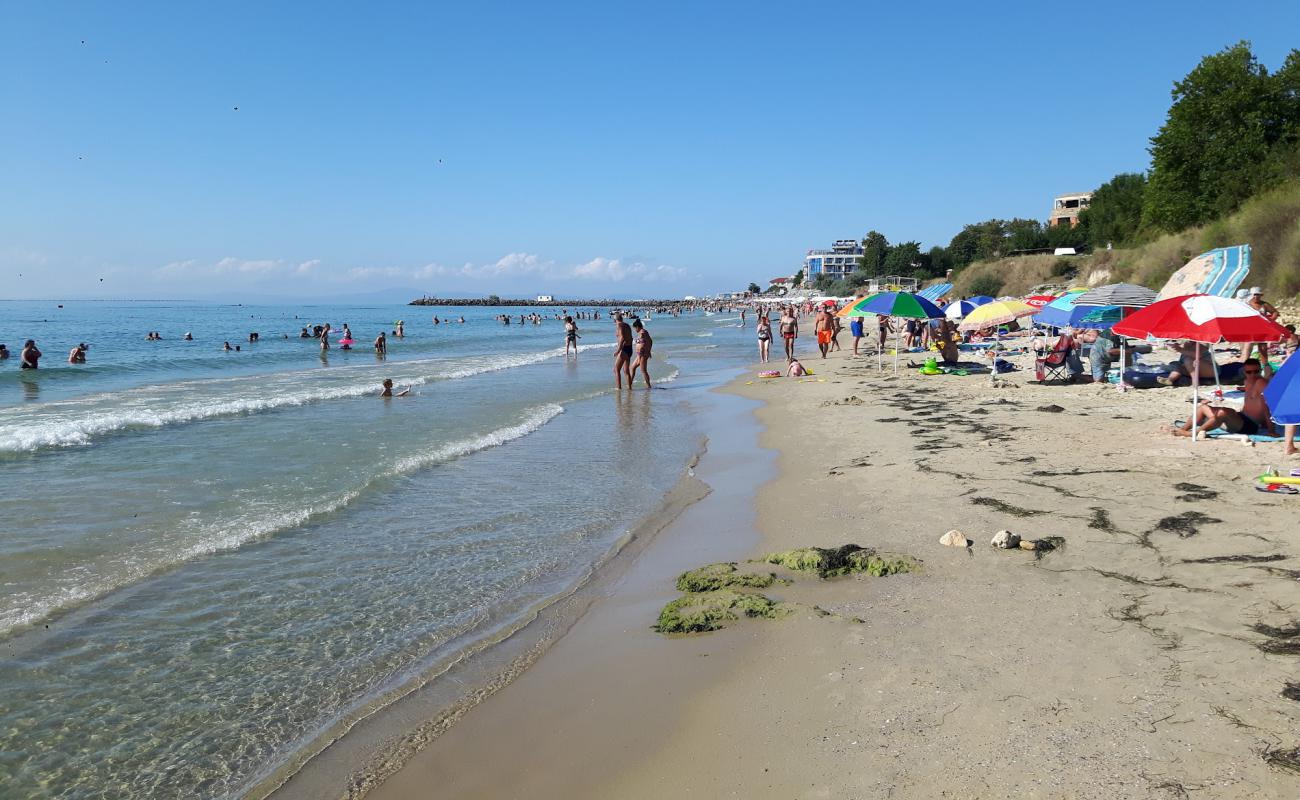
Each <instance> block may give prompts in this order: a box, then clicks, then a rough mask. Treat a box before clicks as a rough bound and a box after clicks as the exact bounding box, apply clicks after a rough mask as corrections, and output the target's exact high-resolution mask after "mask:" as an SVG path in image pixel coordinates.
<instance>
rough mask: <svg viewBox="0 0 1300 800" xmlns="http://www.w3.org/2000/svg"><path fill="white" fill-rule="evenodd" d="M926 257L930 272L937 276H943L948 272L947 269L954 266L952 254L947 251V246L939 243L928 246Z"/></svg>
mask: <svg viewBox="0 0 1300 800" xmlns="http://www.w3.org/2000/svg"><path fill="white" fill-rule="evenodd" d="M926 259H927V260H928V261H929V266H930V273H931V274H932V275H934V276H935V277H938V278H941V277H943V276H944V275H946V274H947V273H948V270H950V269H952V268H953V267H954V266H956V265H955V264H954V263H953V260H952V255H951V254H950V253H949V252H948V248H946V247H940V246H939V245H935V246H934V247H931V248H930V252H929V253H927V254H926Z"/></svg>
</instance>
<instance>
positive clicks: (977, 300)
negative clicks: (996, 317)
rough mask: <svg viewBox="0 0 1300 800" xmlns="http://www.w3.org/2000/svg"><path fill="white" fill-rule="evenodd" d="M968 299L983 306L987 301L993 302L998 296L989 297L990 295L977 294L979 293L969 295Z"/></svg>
mask: <svg viewBox="0 0 1300 800" xmlns="http://www.w3.org/2000/svg"><path fill="white" fill-rule="evenodd" d="M966 299H967V300H969V301H970V302H972V303H974V304H975V305H977V306H982V305H984V304H985V303H992V302H993V301H994V300H996V299H997V298H996V297H989V296H988V295H986V294H977V295H975V296H974V297H967V298H966Z"/></svg>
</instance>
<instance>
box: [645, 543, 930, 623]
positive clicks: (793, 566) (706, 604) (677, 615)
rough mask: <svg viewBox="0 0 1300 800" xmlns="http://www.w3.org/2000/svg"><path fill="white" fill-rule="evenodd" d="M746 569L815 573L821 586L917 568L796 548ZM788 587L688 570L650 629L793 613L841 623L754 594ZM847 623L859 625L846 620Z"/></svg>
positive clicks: (719, 571) (765, 578) (858, 552)
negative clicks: (769, 566)
mask: <svg viewBox="0 0 1300 800" xmlns="http://www.w3.org/2000/svg"><path fill="white" fill-rule="evenodd" d="M750 563H761V564H776V565H779V566H781V567H784V568H785V569H788V570H790V571H791V572H805V573H806V572H815V573H817V576H818V577H819V578H821V579H823V580H824V579H828V578H834V577H839V576H843V575H851V574H855V573H862V574H866V575H871V576H874V577H884V576H887V575H897V574H899V573H902V572H915V571H916V570H917V569H918V568H919V567H920V562H919V561H918V560H917V559H914V558H911V557H909V556H900V555H881V554H879V553H877V552H876V551H875V550H872V549H871V548H868V547H861V546H859V545H856V544H846V545H844V546H842V547H832V548H828V547H800V548H797V549H795V550H785V551H782V552H778V553H768V554H766V555H764V556H763V557H761V558H758V559H754V560H753V561H751V562H750ZM793 582H794V581H791V580H787V579H784V578H779V577H777V575H776V574H775V573H771V572H767V573H763V572H745V571H742V570H741V569H740V568H739V566H738V565H737V564H736V563H734V562H722V563H718V564H707V565H705V566H703V567H698V568H696V569H692V570H688V571H686V572H683V573H682V574H681V575H679V576H677V589H678V590H679V591H681V592H683V593H684V594H683V595H682V596H681V597H679V598H677V599H676V600H673V601H671V602H669V603H668V604H667V605H665V606H664V607H663V609H662V610H661V611H660V612H659V620H658V621H657V622H656V623H655V624H654V625H653V626H651V627H652V628H653V629H654V630H656V631H658V632H659V633H705V632H707V631H716V630H718V629H720V628H725V627H726V626H727V625H728V624H729V623H731V622H735V621H737V620H739V619H741V618H743V617H757V618H761V619H780V618H782V617H787V616H789V615H791V614H793V613H795V612H797V611H809V612H811V613H813V614H816V615H818V616H822V617H837V618H841V619H843V618H842V617H839V615H838V614H833V613H831V612H830V611H827V610H825V609H824V608H821V607H819V606H808V605H804V604H802V603H794V602H789V601H784V600H774V599H772V598H770V597H767V596H766V595H763V594H759V593H758V592H757V591H754V590H756V589H766V588H768V587H771V586H774V585H778V584H779V585H789V584H791V583H793ZM852 621H853V622H861V621H862V620H860V619H856V618H852Z"/></svg>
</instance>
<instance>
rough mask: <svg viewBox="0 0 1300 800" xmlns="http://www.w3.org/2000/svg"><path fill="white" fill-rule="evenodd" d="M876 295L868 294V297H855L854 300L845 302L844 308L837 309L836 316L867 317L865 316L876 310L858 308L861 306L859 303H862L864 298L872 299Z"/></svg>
mask: <svg viewBox="0 0 1300 800" xmlns="http://www.w3.org/2000/svg"><path fill="white" fill-rule="evenodd" d="M877 294H879V292H877ZM875 296H876V295H874V294H869V295H867V296H866V297H855V298H853V299H852V300H850V301H849V302H847V303H845V304H844V308H841V309H840V310H839V311H836V312H835V316H837V317H865V316H867V315H869V314H872V313H874V312H871V311H863V310H862V309H860V308H858V306H859V304H861V303H862V302H863V301H864V300H870V299H871V298H873V297H875Z"/></svg>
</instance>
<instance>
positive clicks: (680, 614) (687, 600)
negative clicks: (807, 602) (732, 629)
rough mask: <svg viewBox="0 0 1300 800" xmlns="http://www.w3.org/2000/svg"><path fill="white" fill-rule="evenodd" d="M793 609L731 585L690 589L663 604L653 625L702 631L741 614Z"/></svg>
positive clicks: (779, 612)
mask: <svg viewBox="0 0 1300 800" xmlns="http://www.w3.org/2000/svg"><path fill="white" fill-rule="evenodd" d="M792 610H793V609H792V608H791V607H790V606H789V605H788V604H786V603H779V602H777V601H775V600H772V599H770V598H767V597H764V596H763V595H761V594H747V593H745V592H737V591H735V590H733V589H719V590H717V591H713V592H691V593H689V594H685V595H683V596H681V597H679V598H677V599H676V600H673V601H672V602H670V603H668V604H667V605H665V606H664V607H663V610H662V611H660V612H659V621H658V622H657V623H655V625H654V626H653V627H654V629H655V630H656V631H658V632H659V633H702V632H704V631H716V630H718V629H719V628H722V627H723V625H724V624H725V623H727V622H734V621H735V620H738V619H740V617H741V615H744V616H746V617H764V618H767V619H779V618H780V617H784V616H786V615H787V614H790V613H791V612H792Z"/></svg>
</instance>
